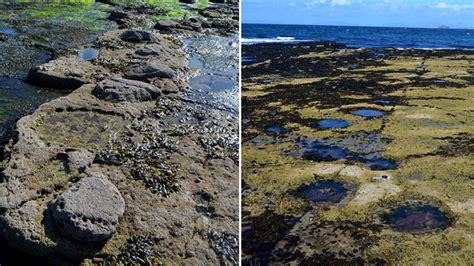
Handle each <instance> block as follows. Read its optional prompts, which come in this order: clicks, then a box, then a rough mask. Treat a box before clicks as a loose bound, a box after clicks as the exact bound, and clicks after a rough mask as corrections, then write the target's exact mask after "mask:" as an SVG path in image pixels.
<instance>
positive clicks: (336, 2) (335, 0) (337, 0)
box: [331, 0, 352, 6]
mask: <svg viewBox="0 0 474 266" xmlns="http://www.w3.org/2000/svg"><path fill="white" fill-rule="evenodd" d="M350 4H352V2H351V1H350V0H332V1H331V5H333V6H348V5H350Z"/></svg>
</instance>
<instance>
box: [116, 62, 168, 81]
mask: <svg viewBox="0 0 474 266" xmlns="http://www.w3.org/2000/svg"><path fill="white" fill-rule="evenodd" d="M175 75H176V74H175V71H174V70H173V69H171V68H170V67H169V66H167V65H165V64H162V63H161V62H160V61H158V60H150V61H140V62H132V63H129V64H128V66H127V70H126V71H125V73H124V76H125V77H126V78H128V79H135V80H148V79H151V78H174V77H175Z"/></svg>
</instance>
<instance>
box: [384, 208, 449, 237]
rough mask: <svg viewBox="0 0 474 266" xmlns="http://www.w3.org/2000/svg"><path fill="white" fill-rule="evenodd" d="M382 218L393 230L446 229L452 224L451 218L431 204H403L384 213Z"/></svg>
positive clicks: (416, 231)
mask: <svg viewBox="0 0 474 266" xmlns="http://www.w3.org/2000/svg"><path fill="white" fill-rule="evenodd" d="M381 218H382V221H383V223H385V224H387V225H389V226H390V227H391V228H392V229H393V230H395V231H399V232H407V233H425V232H431V231H435V230H438V229H446V228H447V227H448V226H449V224H450V218H449V217H448V216H447V215H446V214H445V213H443V212H442V211H441V209H440V208H439V207H436V206H433V205H430V204H417V205H402V206H399V207H397V208H395V209H392V210H391V211H389V212H386V213H384V214H382V215H381Z"/></svg>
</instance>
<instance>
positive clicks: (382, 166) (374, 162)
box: [364, 158, 398, 170]
mask: <svg viewBox="0 0 474 266" xmlns="http://www.w3.org/2000/svg"><path fill="white" fill-rule="evenodd" d="M364 163H365V165H367V166H368V167H369V168H370V169H371V170H395V169H397V168H398V165H397V163H396V162H394V161H392V160H389V159H385V158H370V159H366V160H365V161H364Z"/></svg>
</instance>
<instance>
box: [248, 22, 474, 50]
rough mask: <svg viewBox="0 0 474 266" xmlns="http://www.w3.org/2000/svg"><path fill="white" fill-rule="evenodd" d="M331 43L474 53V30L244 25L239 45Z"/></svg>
mask: <svg viewBox="0 0 474 266" xmlns="http://www.w3.org/2000/svg"><path fill="white" fill-rule="evenodd" d="M302 41H333V42H337V43H342V44H345V45H347V46H349V47H351V48H400V49H405V48H419V49H441V48H450V49H469V48H471V49H474V29H425V28H389V27H355V26H313V25H269V24H243V25H242V43H243V44H244V45H249V44H256V43H276V42H280V43H290V42H302Z"/></svg>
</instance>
